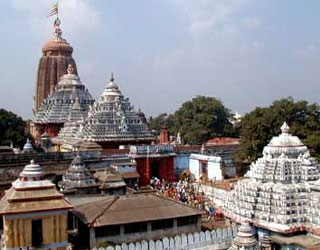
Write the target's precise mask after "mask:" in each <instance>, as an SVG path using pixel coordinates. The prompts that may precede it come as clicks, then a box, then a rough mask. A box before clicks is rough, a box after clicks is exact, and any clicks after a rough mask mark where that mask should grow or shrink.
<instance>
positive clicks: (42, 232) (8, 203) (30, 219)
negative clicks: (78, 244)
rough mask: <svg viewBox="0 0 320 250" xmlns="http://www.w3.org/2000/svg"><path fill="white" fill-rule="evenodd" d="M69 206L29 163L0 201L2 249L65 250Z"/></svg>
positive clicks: (61, 195)
mask: <svg viewBox="0 0 320 250" xmlns="http://www.w3.org/2000/svg"><path fill="white" fill-rule="evenodd" d="M71 208H72V206H71V205H70V203H69V202H67V201H66V200H65V198H64V195H63V194H61V193H59V192H58V191H57V190H56V188H55V185H54V184H53V183H52V182H51V181H49V180H45V179H44V173H43V172H42V169H41V167H40V166H39V165H36V164H35V163H34V161H33V160H32V161H31V162H30V165H27V166H25V168H24V169H23V171H22V172H21V173H20V177H19V179H17V180H16V181H15V182H13V183H12V187H11V188H10V189H8V190H7V191H6V193H5V196H4V197H3V198H2V199H1V201H0V214H1V215H2V216H3V235H2V241H1V245H2V246H1V247H2V249H21V248H27V247H34V248H40V249H66V248H67V245H68V234H67V213H68V210H69V209H71Z"/></svg>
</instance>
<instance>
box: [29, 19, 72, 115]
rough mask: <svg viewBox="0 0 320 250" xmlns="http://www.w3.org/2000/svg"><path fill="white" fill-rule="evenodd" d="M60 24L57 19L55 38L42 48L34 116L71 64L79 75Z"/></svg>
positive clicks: (70, 48) (55, 22)
mask: <svg viewBox="0 0 320 250" xmlns="http://www.w3.org/2000/svg"><path fill="white" fill-rule="evenodd" d="M60 24H61V21H60V19H59V18H56V20H55V21H54V25H53V28H54V31H53V35H54V37H53V38H52V39H50V40H49V41H48V42H47V43H46V44H45V45H44V46H43V47H42V57H41V59H40V62H39V67H38V74H37V82H36V93H35V96H34V110H33V112H34V114H36V113H37V111H38V109H39V108H40V106H41V104H42V102H43V100H45V99H46V98H47V96H48V95H49V94H50V93H52V92H53V91H54V89H55V86H56V85H57V84H58V81H59V79H60V77H61V76H63V75H64V74H65V73H66V70H67V67H68V65H69V64H70V65H72V67H73V69H74V74H75V75H77V67H76V63H75V61H74V59H73V58H72V51H73V48H72V47H71V46H70V44H69V43H68V42H67V41H66V40H65V39H63V38H62V30H61V28H60Z"/></svg>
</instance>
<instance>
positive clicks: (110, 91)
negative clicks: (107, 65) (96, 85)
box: [101, 74, 122, 101]
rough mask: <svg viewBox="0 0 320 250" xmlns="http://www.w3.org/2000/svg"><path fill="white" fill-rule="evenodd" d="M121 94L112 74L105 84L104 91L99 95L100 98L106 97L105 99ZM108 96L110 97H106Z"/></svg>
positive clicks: (112, 98)
mask: <svg viewBox="0 0 320 250" xmlns="http://www.w3.org/2000/svg"><path fill="white" fill-rule="evenodd" d="M120 96H122V93H121V91H120V90H119V87H118V85H117V84H115V82H114V77H113V74H112V75H111V78H110V80H109V83H108V84H107V86H106V88H105V90H104V92H103V93H102V95H101V98H106V100H110V101H111V100H112V101H113V100H114V98H115V97H120ZM108 97H109V98H110V99H108Z"/></svg>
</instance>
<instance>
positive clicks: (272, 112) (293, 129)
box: [237, 97, 320, 161]
mask: <svg viewBox="0 0 320 250" xmlns="http://www.w3.org/2000/svg"><path fill="white" fill-rule="evenodd" d="M283 122H287V123H288V125H289V126H290V133H291V134H293V135H296V136H298V137H299V138H300V139H301V140H302V141H303V142H304V143H305V144H306V145H307V146H308V147H309V148H310V149H312V150H313V151H312V153H313V155H314V156H316V157H319V156H320V109H319V106H318V105H317V104H315V103H314V104H309V103H308V102H307V101H295V100H294V99H293V98H291V97H288V98H283V99H280V100H276V101H274V102H273V103H272V105H270V106H269V107H266V108H259V107H257V108H255V109H254V110H253V111H252V112H250V113H248V114H246V115H245V116H244V117H243V119H242V121H241V127H240V138H241V144H240V146H239V147H238V149H237V158H238V160H248V161H254V160H256V159H257V158H258V157H260V156H261V155H262V150H263V147H264V146H266V145H267V144H268V143H269V141H270V139H271V138H272V137H273V136H275V135H279V133H280V127H281V125H282V123H283Z"/></svg>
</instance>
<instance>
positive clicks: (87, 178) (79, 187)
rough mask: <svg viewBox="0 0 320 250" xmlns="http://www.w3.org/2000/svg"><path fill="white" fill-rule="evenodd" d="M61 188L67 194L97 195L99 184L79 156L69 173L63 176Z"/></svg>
mask: <svg viewBox="0 0 320 250" xmlns="http://www.w3.org/2000/svg"><path fill="white" fill-rule="evenodd" d="M58 185H59V188H60V191H61V192H62V193H65V194H97V193H100V191H99V188H98V187H99V184H97V183H96V181H95V179H94V178H93V176H92V175H91V173H90V172H89V170H88V169H87V168H86V166H85V163H84V161H83V159H82V158H81V156H80V155H77V156H76V157H75V158H74V159H73V161H72V163H71V166H70V167H69V169H68V170H67V172H66V173H65V174H64V175H63V177H62V181H60V182H59V184H58Z"/></svg>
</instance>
